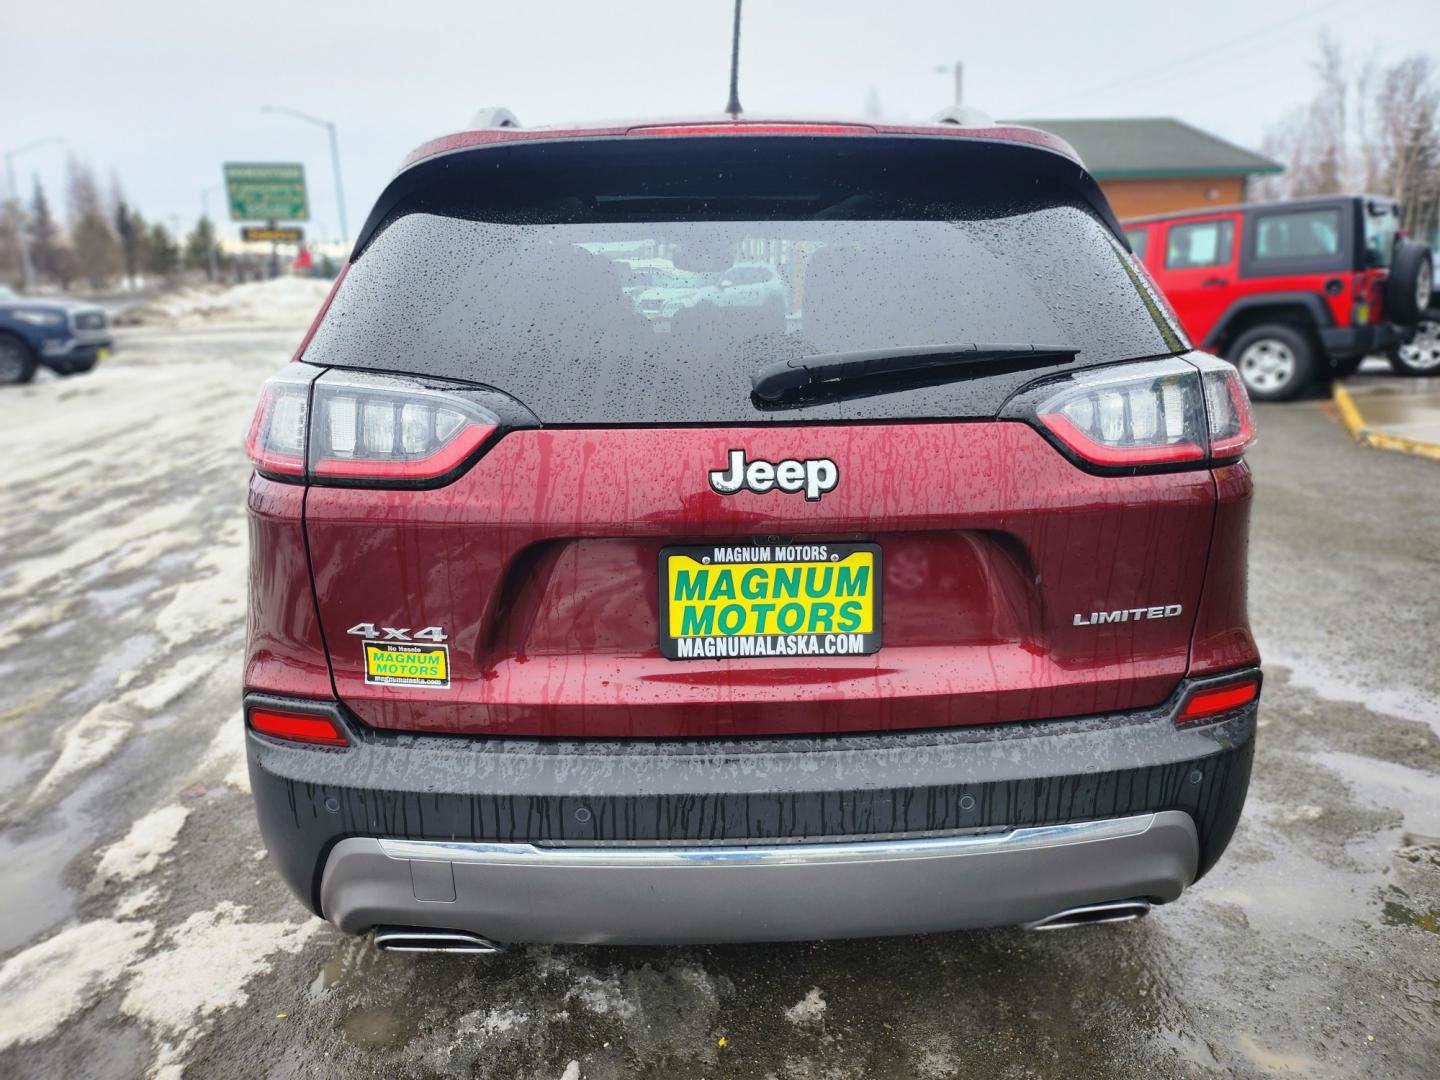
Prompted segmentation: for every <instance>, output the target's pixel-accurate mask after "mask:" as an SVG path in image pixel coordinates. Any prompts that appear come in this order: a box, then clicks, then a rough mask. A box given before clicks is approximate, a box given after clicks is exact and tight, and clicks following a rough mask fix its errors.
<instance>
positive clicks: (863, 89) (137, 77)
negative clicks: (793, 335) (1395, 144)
mask: <svg viewBox="0 0 1440 1080" xmlns="http://www.w3.org/2000/svg"><path fill="white" fill-rule="evenodd" d="M730 18H731V3H730V0H670V2H668V3H661V2H655V0H626V2H613V3H612V2H609V0H589V2H584V3H581V2H575V3H561V2H557V0H545V2H540V0H527V2H523V3H522V2H513V3H501V2H487V0H471V2H469V3H442V2H436V0H387V2H385V3H373V2H369V0H352V2H350V3H343V4H342V3H335V4H330V3H325V4H321V3H307V2H306V0H289V2H286V3H276V2H272V0H238V2H231V3H216V2H213V0H212V2H199V3H197V2H194V0H190V2H187V3H175V2H165V0H123V2H116V0H6V3H5V16H4V20H3V24H4V40H5V44H6V47H5V50H4V52H5V58H4V60H3V62H0V149H4V150H9V149H13V148H15V147H17V146H21V145H23V144H25V143H27V142H29V141H31V140H33V139H39V138H43V137H47V136H57V135H58V136H63V137H64V138H65V139H66V140H67V143H68V148H66V147H62V148H58V149H57V148H46V149H42V150H37V151H34V152H32V153H29V154H26V155H24V156H23V157H21V158H19V159H17V161H16V171H17V174H18V178H19V186H20V187H21V189H22V191H23V192H25V194H26V195H27V197H28V194H29V190H30V182H31V176H32V174H34V173H38V174H39V176H40V178H41V180H42V182H43V183H45V185H46V187H47V189H48V190H49V192H50V195H51V197H52V201H57V202H58V201H60V197H61V196H62V195H63V190H64V184H63V180H64V158H65V154H66V153H67V149H68V152H72V153H74V154H76V155H78V156H79V157H81V158H84V159H85V160H87V161H89V162H90V163H91V164H92V165H93V166H94V167H95V168H96V170H97V171H98V172H99V173H100V174H101V175H102V177H106V176H108V175H109V174H110V172H111V171H112V170H113V171H114V172H115V173H116V174H118V176H119V177H120V179H121V182H122V183H123V185H124V188H125V191H126V193H127V194H128V195H129V196H130V198H131V200H132V201H133V202H134V203H136V204H137V205H138V206H139V208H140V209H141V211H142V212H143V213H144V214H145V215H146V216H147V217H149V218H151V219H152V220H160V221H165V222H169V221H170V220H171V219H172V216H173V217H175V218H178V220H180V221H181V222H182V223H183V225H184V226H185V227H186V228H189V227H190V225H191V224H193V221H194V219H195V217H196V216H197V215H198V214H199V211H200V204H201V192H202V190H204V189H206V188H216V189H217V190H216V191H214V192H212V194H211V197H210V198H211V209H212V213H213V214H215V215H216V216H220V215H221V214H222V213H223V209H224V202H223V198H222V197H221V195H220V193H219V191H218V185H219V184H220V179H221V176H220V164H221V162H223V161H226V160H232V161H233V160H238V161H300V162H303V163H304V164H305V167H306V172H307V177H308V179H309V184H310V192H311V206H312V217H313V221H312V223H311V231H312V232H313V233H316V234H318V235H320V236H321V237H334V236H337V235H338V233H339V222H338V215H337V213H336V209H335V195H334V187H333V184H332V181H331V170H330V163H329V156H328V148H327V144H326V141H325V134H324V132H323V130H321V129H319V128H314V127H311V126H309V125H307V124H304V123H301V122H300V121H298V120H293V119H290V118H287V117H283V116H272V115H265V114H262V113H261V111H260V106H261V105H263V104H267V103H274V104H279V105H288V106H291V107H293V108H297V109H301V110H304V111H306V112H310V113H314V114H316V115H319V116H322V117H325V118H328V119H332V120H334V121H335V122H336V123H337V124H338V126H339V131H340V149H341V155H342V161H343V166H344V178H345V185H346V205H347V210H348V212H349V218H350V222H349V224H350V230H351V232H352V234H353V233H354V231H355V230H356V229H358V228H359V226H360V223H361V221H362V220H363V219H364V216H365V214H366V212H367V211H368V209H369V207H370V204H371V202H372V201H373V200H374V198H375V196H376V195H377V194H378V193H379V191H380V189H381V188H382V186H383V185H384V183H385V181H386V179H387V178H388V177H389V175H390V174H391V173H392V172H393V170H394V168H395V166H396V164H397V163H398V162H399V160H400V158H401V157H402V156H403V155H404V154H405V153H406V152H407V151H408V150H410V149H411V148H413V147H414V146H415V145H416V144H418V143H420V142H422V141H424V140H425V139H427V138H429V137H431V136H433V135H437V134H441V133H443V132H446V131H450V130H455V129H457V128H463V127H464V126H465V124H466V121H467V120H468V119H469V117H470V116H471V114H472V113H473V112H474V111H475V109H476V108H478V107H480V106H482V105H505V106H508V107H509V108H510V109H511V110H513V111H514V112H515V113H516V114H518V116H519V117H520V120H521V122H522V123H524V124H527V125H529V124H548V123H555V122H559V121H564V120H571V119H597V118H607V117H621V116H623V117H632V116H653V115H675V114H687V113H697V112H707V113H708V112H716V111H718V110H719V109H720V108H721V107H722V106H723V105H724V103H725V96H726V88H727V87H726V84H727V79H728V65H729V58H730V40H729V32H730ZM1324 27H1329V28H1330V29H1331V31H1332V32H1333V33H1334V34H1335V35H1336V37H1337V38H1339V39H1340V40H1341V41H1342V42H1344V43H1345V45H1346V47H1347V49H1348V51H1349V54H1350V56H1351V57H1352V59H1354V60H1356V61H1358V60H1360V59H1362V58H1364V57H1366V56H1368V55H1370V54H1371V53H1372V52H1374V53H1375V54H1377V55H1378V56H1379V57H1380V58H1381V59H1394V58H1396V57H1399V56H1401V55H1404V54H1405V53H1408V52H1413V51H1422V50H1423V51H1428V52H1436V53H1440V3H1437V0H1329V2H1324V0H1263V2H1262V0H1208V2H1207V3H1204V4H1175V3H1167V2H1164V0H1161V2H1156V0H1139V2H1122V0H1079V2H1077V0H1028V2H1026V0H1004V2H997V0H986V2H983V3H972V2H966V0H884V2H883V3H882V2H879V0H870V2H862V0H748V2H747V3H746V5H745V16H744V33H743V39H742V48H741V79H740V98H741V101H742V103H743V104H744V106H745V108H746V110H747V111H749V112H752V113H755V114H767V115H773V114H777V113H783V114H794V115H801V114H803V115H807V116H808V115H816V114H820V115H826V116H834V115H841V114H849V115H860V114H861V113H862V112H863V111H864V109H865V106H866V102H867V99H868V98H869V95H870V92H871V88H873V90H874V93H875V95H877V96H878V101H879V105H880V108H881V110H882V112H883V114H884V115H885V116H887V117H893V118H899V119H921V118H924V117H926V116H928V115H930V114H931V113H932V112H934V111H935V110H936V109H937V108H939V107H940V106H943V105H945V104H947V103H948V102H949V101H950V98H951V94H952V85H953V84H952V81H951V78H950V76H949V74H948V73H937V72H936V71H935V68H936V67H938V66H939V65H942V64H947V65H948V64H951V63H953V62H954V61H955V60H956V59H961V60H963V61H964V64H965V99H966V102H967V104H971V105H974V106H977V107H979V108H982V109H984V110H986V111H987V112H989V113H990V114H991V115H993V116H996V117H1007V118H1015V117H1042V116H1043V117H1070V116H1176V117H1179V118H1181V119H1183V120H1187V121H1189V122H1191V123H1193V124H1196V125H1198V126H1200V127H1203V128H1206V129H1207V130H1210V131H1212V132H1214V133H1216V134H1218V135H1220V136H1222V137H1224V138H1227V139H1230V140H1232V141H1234V142H1238V143H1240V144H1241V145H1246V146H1250V147H1257V146H1258V144H1259V141H1260V139H1261V136H1262V135H1263V134H1264V131H1265V129H1266V127H1267V126H1269V125H1270V124H1271V123H1273V122H1274V121H1275V120H1276V119H1278V118H1280V117H1281V116H1283V115H1284V114H1285V113H1286V112H1287V111H1288V110H1289V109H1291V108H1292V107H1294V106H1295V105H1297V104H1299V103H1301V102H1302V101H1304V100H1306V99H1307V98H1308V97H1309V95H1310V93H1311V91H1312V90H1313V85H1314V83H1313V77H1312V74H1311V70H1310V63H1311V60H1312V58H1313V56H1314V53H1315V45H1316V40H1317V37H1318V35H1319V33H1320V31H1321V30H1322V28H1324Z"/></svg>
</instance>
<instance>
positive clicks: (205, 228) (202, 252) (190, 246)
mask: <svg viewBox="0 0 1440 1080" xmlns="http://www.w3.org/2000/svg"><path fill="white" fill-rule="evenodd" d="M212 251H214V252H215V264H216V265H217V266H218V265H219V262H220V251H219V246H218V245H217V244H216V242H215V226H214V225H212V224H211V223H210V219H209V218H208V217H202V218H201V219H200V220H199V221H197V222H196V223H195V228H194V229H192V230H191V231H190V235H189V236H188V237H186V238H185V268H186V269H187V270H202V271H204V273H205V276H206V278H207V279H209V280H211V281H214V280H215V279H214V278H213V277H211V276H210V253H211V252H212Z"/></svg>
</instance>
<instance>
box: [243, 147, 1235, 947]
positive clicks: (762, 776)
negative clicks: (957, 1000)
mask: <svg viewBox="0 0 1440 1080" xmlns="http://www.w3.org/2000/svg"><path fill="white" fill-rule="evenodd" d="M745 267H751V268H755V267H759V268H762V269H763V273H762V272H760V271H755V272H754V273H742V272H740V268H745ZM637 271H643V273H640V274H639V275H638V276H639V277H641V278H642V280H641V282H640V283H639V284H637V283H636V277H637V273H636V272H637ZM762 278H763V279H764V280H765V281H766V282H770V281H771V280H772V279H773V280H775V281H778V282H779V283H780V287H779V289H778V292H777V290H776V288H775V287H774V286H771V285H767V286H766V290H765V292H766V297H767V298H768V297H769V295H770V294H771V293H775V294H776V299H775V300H774V301H770V300H768V299H767V302H758V301H755V300H754V298H753V297H749V298H747V296H748V294H749V293H753V292H754V291H755V289H754V286H753V285H750V284H747V283H748V282H750V281H751V280H752V279H753V280H755V281H759V280H761V279H762ZM737 283H738V284H737ZM731 289H745V290H747V293H746V294H744V295H741V296H740V297H738V298H737V297H735V296H733V295H730V290H731ZM657 300H658V301H659V302H658V303H657V302H655V301H657ZM782 301H783V302H782ZM298 360H299V361H300V362H298V363H294V364H291V365H290V366H289V367H288V369H287V370H285V371H284V372H282V373H281V374H279V375H277V376H275V377H274V378H272V379H271V380H270V381H269V382H268V383H267V384H266V386H265V389H264V391H263V394H262V398H261V402H260V405H259V408H258V410H257V412H256V415H255V419H254V422H253V426H252V429H251V432H250V436H249V441H248V447H249V452H250V455H251V457H252V458H253V460H254V463H255V475H254V479H253V480H252V482H251V486H250V497H249V508H250V522H251V558H252V563H251V584H250V626H249V642H248V653H247V660H246V668H245V716H246V723H247V728H248V735H247V743H248V750H249V761H250V773H251V778H252V782H253V786H254V794H255V800H256V804H257V808H258V812H259V818H260V825H261V829H262V832H263V834H264V837H265V842H266V845H267V846H268V848H269V851H270V853H271V856H272V858H273V859H274V861H275V863H276V865H277V866H278V868H279V870H280V873H281V874H282V875H283V877H284V878H285V880H286V881H287V882H288V883H289V884H290V886H291V887H292V888H293V889H294V891H295V892H296V894H297V895H298V896H299V897H300V898H301V899H302V900H303V901H304V902H305V904H307V905H308V906H309V907H310V908H311V909H312V910H314V911H316V912H318V913H319V914H321V915H323V916H324V917H325V918H327V919H329V920H331V921H332V922H334V923H335V924H336V925H338V926H339V927H340V928H341V929H343V930H345V931H349V932H353V933H359V932H363V931H367V930H369V929H371V928H375V929H376V930H377V935H376V939H377V942H378V943H379V944H380V945H381V946H382V947H386V948H391V949H416V950H419V949H451V950H458V951H470V952H485V951H491V950H492V949H494V948H496V947H497V945H496V944H495V943H505V942H523V941H548V942H632V943H636V942H648V943H661V942H719V941H745V940H762V939H810V938H823V937H841V936H860V935H871V934H896V933H907V932H914V931H934V930H948V929H955V928H960V927H977V926H991V925H997V924H1012V923H1023V924H1030V925H1036V926H1046V927H1050V926H1064V925H1071V924H1075V923H1080V922H1096V921H1108V920H1119V919H1126V918H1134V917H1135V916H1137V915H1139V914H1142V913H1143V912H1144V911H1145V910H1147V909H1148V907H1149V906H1150V905H1151V904H1153V903H1162V902H1165V901H1170V900H1174V899H1175V898H1176V897H1178V896H1179V895H1180V893H1181V891H1182V890H1183V889H1185V888H1186V887H1187V886H1188V885H1190V884H1191V883H1192V882H1193V881H1194V880H1195V879H1196V878H1197V877H1199V876H1200V875H1201V874H1203V873H1205V872H1206V871H1207V870H1208V869H1209V868H1210V867H1211V866H1212V865H1213V864H1214V862H1215V860H1216V859H1217V858H1218V857H1219V856H1220V853H1221V852H1222V851H1223V849H1224V848H1225V846H1226V844H1227V842H1228V841H1229V839H1230V836H1231V833H1232V831H1233V829H1234V828H1235V823H1236V820H1237V818H1238V816H1239V814H1240V808H1241V804H1242V803H1243V801H1244V797H1245V790H1246V786H1247V783H1248V779H1249V774H1250V763H1251V753H1252V742H1253V735H1254V731H1255V715H1256V700H1257V698H1258V695H1259V688H1260V673H1259V671H1258V668H1257V664H1258V657H1257V655H1256V650H1255V645H1254V642H1253V640H1252V638H1251V635H1250V631H1249V629H1248V627H1247V622H1246V612H1245V549H1246V533H1247V521H1248V515H1249V506H1250V495H1251V479H1250V472H1249V470H1248V468H1247V467H1246V465H1245V464H1244V462H1243V461H1242V460H1241V454H1242V453H1243V452H1244V450H1245V447H1246V446H1247V444H1248V443H1249V442H1250V440H1251V426H1250V416H1249V409H1248V405H1247V402H1246V398H1245V393H1244V390H1243V388H1242V387H1241V385H1240V383H1239V381H1238V379H1237V378H1236V375H1235V372H1234V370H1233V369H1232V368H1231V367H1230V366H1229V365H1228V364H1225V363H1224V362H1223V361H1219V360H1216V359H1214V358H1212V357H1209V356H1206V355H1204V354H1201V353H1198V352H1194V351H1192V350H1191V348H1190V347H1189V345H1188V344H1187V342H1186V340H1185V338H1184V336H1183V333H1182V331H1181V330H1180V328H1178V327H1176V326H1174V325H1173V324H1172V323H1171V322H1170V321H1169V320H1168V318H1167V316H1166V314H1165V312H1164V310H1163V306H1162V304H1160V303H1159V302H1157V297H1156V294H1155V293H1154V292H1153V290H1152V287H1151V284H1150V283H1149V281H1148V280H1147V279H1146V278H1145V276H1144V275H1143V273H1141V272H1137V270H1136V268H1135V266H1134V264H1133V263H1132V261H1131V259H1130V257H1129V254H1128V252H1127V250H1126V247H1125V245H1124V240H1123V234H1122V233H1121V231H1120V226H1119V224H1118V223H1117V222H1116V221H1115V219H1114V217H1113V214H1112V212H1111V210H1110V208H1109V206H1108V204H1107V203H1106V202H1105V199H1104V197H1103V196H1102V195H1101V193H1100V191H1099V189H1098V187H1097V186H1096V184H1095V183H1094V181H1093V180H1092V179H1091V178H1090V177H1089V175H1088V174H1087V173H1086V172H1085V170H1084V169H1083V168H1082V167H1081V165H1080V163H1079V161H1078V159H1077V158H1076V157H1075V155H1074V153H1073V151H1072V150H1071V149H1070V148H1069V147H1068V146H1067V145H1066V144H1065V143H1063V142H1060V141H1059V140H1057V139H1054V138H1053V137H1050V136H1047V135H1044V134H1042V133H1040V132H1036V131H1032V130H1028V129H1021V128H1003V127H992V128H980V129H963V128H956V127H945V126H938V125H937V126H923V127H892V126H880V125H865V124H803V123H782V122H767V123H759V122H750V121H740V122H729V121H726V122H704V123H700V122H697V123H674V124H667V125H648V126H644V125H642V126H634V127H607V128H600V129H589V130H552V131H526V130H514V129H497V130H486V131H472V132H467V133H463V134H460V135H457V136H452V137H449V138H446V139H441V140H438V141H437V142H434V143H431V144H429V145H427V146H425V147H423V148H421V150H419V151H417V152H416V153H415V154H414V155H412V156H411V158H410V159H409V160H408V162H407V164H406V165H405V167H404V168H403V169H402V171H401V172H400V173H399V174H398V175H397V176H396V177H395V179H394V180H393V181H392V182H391V184H390V185H389V187H387V188H386V190H385V191H384V193H383V194H382V195H381V197H380V200H379V203H378V204H377V206H376V207H375V210H374V211H373V213H372V214H371V216H370V218H369V220H368V222H367V223H366V225H365V227H364V230H363V233H362V235H361V236H360V238H359V240H358V242H357V244H356V247H355V252H354V255H353V257H352V259H351V261H350V263H349V264H348V265H347V266H346V268H345V273H344V274H343V276H342V279H341V280H340V281H339V282H337V285H336V288H335V291H334V292H333V293H332V296H331V299H330V300H329V301H328V302H327V304H326V307H325V309H324V310H323V311H322V312H321V315H320V317H319V318H318V319H317V320H316V323H315V325H314V327H313V328H312V330H311V335H310V336H309V337H308V338H307V340H306V341H305V343H304V344H303V345H302V347H301V350H300V353H299V355H298Z"/></svg>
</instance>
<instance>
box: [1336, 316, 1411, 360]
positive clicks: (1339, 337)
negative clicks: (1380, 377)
mask: <svg viewBox="0 0 1440 1080" xmlns="http://www.w3.org/2000/svg"><path fill="white" fill-rule="evenodd" d="M1402 334H1403V332H1402V331H1401V329H1400V328H1399V327H1397V326H1396V325H1395V324H1393V323H1379V324H1377V325H1375V326H1322V327H1321V328H1320V344H1321V345H1323V346H1324V347H1325V352H1326V354H1327V355H1328V356H1330V357H1333V358H1334V359H1336V360H1344V359H1348V358H1351V357H1355V356H1369V355H1370V354H1371V353H1374V352H1383V351H1384V350H1385V349H1388V348H1389V347H1390V346H1391V345H1394V344H1396V343H1397V342H1398V341H1400V339H1401V337H1402Z"/></svg>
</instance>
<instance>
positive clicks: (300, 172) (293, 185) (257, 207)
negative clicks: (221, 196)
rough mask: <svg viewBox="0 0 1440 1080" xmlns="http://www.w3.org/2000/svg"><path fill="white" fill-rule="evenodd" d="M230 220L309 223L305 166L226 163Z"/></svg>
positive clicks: (284, 163)
mask: <svg viewBox="0 0 1440 1080" xmlns="http://www.w3.org/2000/svg"><path fill="white" fill-rule="evenodd" d="M225 199H226V201H227V202H228V203H229V204H230V220H231V221H308V220H310V204H309V202H308V201H307V200H306V198H305V166H304V165H299V164H289V163H286V162H234V161H227V162H226V163H225Z"/></svg>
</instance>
